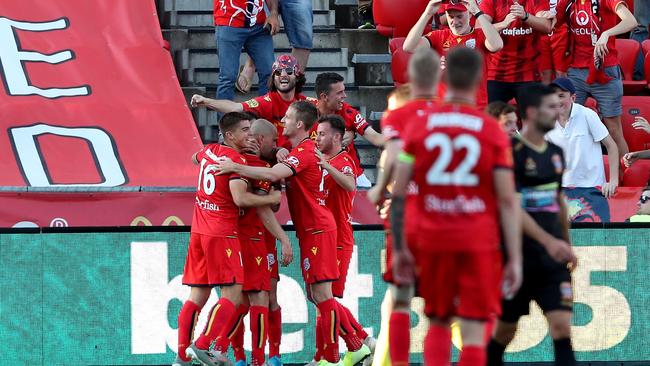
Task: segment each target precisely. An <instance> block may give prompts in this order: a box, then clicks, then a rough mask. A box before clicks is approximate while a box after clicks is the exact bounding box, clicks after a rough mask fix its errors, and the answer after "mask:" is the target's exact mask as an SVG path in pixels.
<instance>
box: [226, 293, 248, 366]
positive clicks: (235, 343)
mask: <svg viewBox="0 0 650 366" xmlns="http://www.w3.org/2000/svg"><path fill="white" fill-rule="evenodd" d="M242 306H243V307H244V309H242V308H241V307H242ZM242 312H244V316H246V315H245V314H246V313H247V312H248V309H247V308H246V305H239V307H238V308H237V314H241V313H242ZM245 332H246V325H245V324H244V322H243V321H241V322H239V326H238V327H237V330H235V334H233V336H232V339H231V340H230V345H231V346H232V350H233V354H234V356H235V361H242V360H243V361H245V360H246V353H244V333H245Z"/></svg>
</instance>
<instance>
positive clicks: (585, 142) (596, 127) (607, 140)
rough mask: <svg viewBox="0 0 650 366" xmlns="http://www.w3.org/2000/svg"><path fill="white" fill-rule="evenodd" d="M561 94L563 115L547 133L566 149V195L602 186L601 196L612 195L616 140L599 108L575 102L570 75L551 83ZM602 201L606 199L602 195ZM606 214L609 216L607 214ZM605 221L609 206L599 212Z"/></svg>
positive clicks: (615, 179) (580, 195)
mask: <svg viewBox="0 0 650 366" xmlns="http://www.w3.org/2000/svg"><path fill="white" fill-rule="evenodd" d="M551 87H553V88H554V89H555V92H556V93H557V95H558V97H559V98H560V103H561V107H560V108H561V110H560V119H559V120H558V121H557V122H556V123H555V128H554V129H553V130H551V131H550V132H548V133H547V134H546V140H548V141H550V142H552V143H554V144H555V145H558V146H559V147H561V148H562V150H563V151H564V158H565V161H566V170H565V172H564V175H563V177H562V187H564V188H568V189H566V191H565V194H566V196H567V199H569V200H571V199H578V200H579V199H581V198H585V197H586V196H590V197H591V198H592V200H593V199H598V198H594V197H593V196H594V195H595V193H597V191H596V190H597V189H598V188H599V187H600V192H601V194H598V196H599V197H602V196H604V197H605V198H609V197H612V196H613V195H614V194H615V193H616V188H617V187H618V172H619V155H618V149H617V147H616V143H615V142H614V140H613V139H612V137H611V136H610V135H609V133H608V132H607V128H605V126H604V125H603V123H602V122H601V121H600V118H599V117H598V114H596V112H594V111H592V110H591V109H589V108H587V107H584V106H582V105H580V104H578V103H576V102H575V100H576V89H575V87H574V86H573V83H572V82H571V80H569V79H568V78H558V79H555V80H554V81H553V82H552V83H551ZM601 143H602V144H603V145H604V146H605V148H606V149H607V156H608V159H609V177H610V179H609V182H607V181H606V180H605V165H604V163H603V157H602V150H601ZM597 203H598V204H600V205H604V204H606V201H603V200H602V199H600V201H598V202H597ZM605 214H606V216H605ZM599 216H600V218H601V220H602V221H603V222H605V221H609V209H607V211H606V212H603V213H602V214H599Z"/></svg>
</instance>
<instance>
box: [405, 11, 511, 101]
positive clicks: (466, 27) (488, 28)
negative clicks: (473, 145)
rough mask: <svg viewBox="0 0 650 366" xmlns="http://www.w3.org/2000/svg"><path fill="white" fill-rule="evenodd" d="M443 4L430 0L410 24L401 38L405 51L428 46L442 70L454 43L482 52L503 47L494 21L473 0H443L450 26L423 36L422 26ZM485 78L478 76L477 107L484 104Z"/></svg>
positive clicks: (442, 91) (428, 22) (455, 45)
mask: <svg viewBox="0 0 650 366" xmlns="http://www.w3.org/2000/svg"><path fill="white" fill-rule="evenodd" d="M441 5H442V0H432V1H429V4H428V5H427V7H426V9H425V10H424V13H422V16H420V19H419V20H418V22H417V23H415V25H414V26H413V28H411V31H410V32H409V34H408V36H406V39H405V40H404V46H403V48H404V51H407V52H413V51H415V50H416V49H417V48H421V47H431V48H433V49H434V50H435V51H436V52H438V54H439V55H440V59H441V62H440V66H441V67H442V69H443V70H444V68H445V57H446V55H447V52H448V51H449V50H450V49H452V48H454V47H467V48H473V49H476V50H479V51H480V52H481V53H482V54H483V55H484V56H487V55H488V54H490V53H494V52H497V51H499V50H500V49H501V48H503V40H502V39H501V36H499V32H498V31H497V30H496V28H494V25H492V23H491V22H490V21H489V20H488V19H487V17H486V16H485V14H484V13H483V12H482V11H481V9H480V8H479V7H478V4H477V3H476V0H463V1H462V2H459V3H457V4H451V3H448V4H445V5H443V6H444V7H443V10H444V11H445V15H446V16H447V23H448V24H449V28H444V29H440V30H434V31H431V32H429V33H427V34H425V35H424V36H422V33H424V29H425V27H426V26H427V25H428V24H430V23H431V17H432V16H434V15H435V14H436V13H437V12H438V9H439V8H440V7H441ZM470 15H471V16H473V17H474V18H475V19H476V23H477V25H478V26H480V28H478V27H477V28H474V27H473V26H472V24H471V23H470ZM444 85H445V84H444V83H440V88H439V92H438V95H440V96H443V95H444V90H445V88H444ZM487 99H488V98H487V79H486V78H485V73H484V77H483V79H482V80H481V87H480V88H478V95H477V103H478V106H479V108H483V107H485V106H486V105H487Z"/></svg>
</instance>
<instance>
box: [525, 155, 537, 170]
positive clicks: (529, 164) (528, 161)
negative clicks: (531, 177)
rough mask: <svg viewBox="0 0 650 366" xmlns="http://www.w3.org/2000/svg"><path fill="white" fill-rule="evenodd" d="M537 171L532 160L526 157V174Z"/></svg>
mask: <svg viewBox="0 0 650 366" xmlns="http://www.w3.org/2000/svg"><path fill="white" fill-rule="evenodd" d="M536 170H537V164H536V163H535V160H533V158H531V157H528V158H527V159H526V173H531V172H534V171H536Z"/></svg>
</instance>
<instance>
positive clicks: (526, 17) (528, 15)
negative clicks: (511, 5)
mask: <svg viewBox="0 0 650 366" xmlns="http://www.w3.org/2000/svg"><path fill="white" fill-rule="evenodd" d="M528 18H530V14H528V12H526V16H525V17H524V18H523V19H522V21H523V22H525V21H527V20H528Z"/></svg>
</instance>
